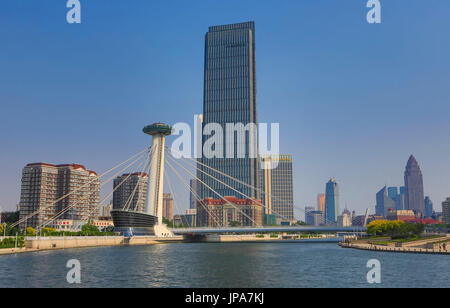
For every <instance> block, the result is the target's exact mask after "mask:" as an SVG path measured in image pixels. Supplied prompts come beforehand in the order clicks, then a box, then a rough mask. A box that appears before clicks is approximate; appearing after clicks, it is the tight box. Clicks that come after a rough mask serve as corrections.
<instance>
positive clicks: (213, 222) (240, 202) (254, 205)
mask: <svg viewBox="0 0 450 308" xmlns="http://www.w3.org/2000/svg"><path fill="white" fill-rule="evenodd" d="M201 202H202V203H203V206H200V205H198V206H197V226H198V227H227V226H231V225H232V224H234V223H237V224H239V225H240V226H248V227H256V226H262V224H263V208H262V207H261V205H260V204H261V201H260V200H256V199H238V198H236V197H225V200H223V199H213V198H206V199H204V200H202V201H201Z"/></svg>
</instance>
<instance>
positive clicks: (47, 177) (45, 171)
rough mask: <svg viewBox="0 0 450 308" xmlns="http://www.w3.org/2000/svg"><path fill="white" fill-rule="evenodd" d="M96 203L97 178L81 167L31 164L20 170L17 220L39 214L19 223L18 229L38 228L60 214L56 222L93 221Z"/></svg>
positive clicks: (97, 193) (96, 209)
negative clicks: (62, 220)
mask: <svg viewBox="0 0 450 308" xmlns="http://www.w3.org/2000/svg"><path fill="white" fill-rule="evenodd" d="M70 192H72V193H71V194H70V195H68V194H69V193H70ZM65 195H68V196H67V197H66V198H64V199H62V200H59V201H58V199H60V198H61V197H62V196H65ZM57 201H58V202H57ZM99 202H100V179H99V177H98V175H97V174H96V173H95V172H94V171H91V170H87V169H86V168H85V167H84V166H82V165H79V164H64V165H53V164H47V163H35V164H28V165H26V166H25V167H24V168H23V171H22V187H21V196H20V219H22V218H24V217H26V216H28V215H30V214H32V213H34V212H36V211H39V213H38V214H37V215H34V216H33V217H32V218H30V219H28V220H27V221H26V222H24V223H22V224H21V225H20V227H21V228H25V227H33V228H36V227H39V226H41V225H42V224H43V223H45V222H47V221H48V220H49V219H51V218H53V217H54V216H55V215H56V214H60V213H61V215H60V216H59V217H58V219H73V220H83V221H87V220H89V219H96V218H97V217H98V214H99Z"/></svg>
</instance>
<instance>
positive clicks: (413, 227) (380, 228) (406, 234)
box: [367, 220, 425, 239]
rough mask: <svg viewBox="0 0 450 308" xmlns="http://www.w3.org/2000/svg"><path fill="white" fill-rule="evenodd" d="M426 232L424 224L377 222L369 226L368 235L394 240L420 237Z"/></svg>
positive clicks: (398, 221)
mask: <svg viewBox="0 0 450 308" xmlns="http://www.w3.org/2000/svg"><path fill="white" fill-rule="evenodd" d="M424 230H425V225H423V224H412V223H407V222H404V221H400V220H393V221H390V220H375V221H372V222H371V223H370V224H369V225H368V226H367V234H369V235H372V236H389V237H391V238H392V239H404V238H410V237H418V236H419V235H420V234H422V233H423V231H424Z"/></svg>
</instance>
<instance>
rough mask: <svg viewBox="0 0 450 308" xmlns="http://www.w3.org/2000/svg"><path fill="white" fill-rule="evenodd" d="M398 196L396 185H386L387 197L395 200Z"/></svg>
mask: <svg viewBox="0 0 450 308" xmlns="http://www.w3.org/2000/svg"><path fill="white" fill-rule="evenodd" d="M397 196H398V187H388V197H389V198H391V199H392V200H395V199H396V198H397Z"/></svg>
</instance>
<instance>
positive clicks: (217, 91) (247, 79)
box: [199, 22, 260, 199]
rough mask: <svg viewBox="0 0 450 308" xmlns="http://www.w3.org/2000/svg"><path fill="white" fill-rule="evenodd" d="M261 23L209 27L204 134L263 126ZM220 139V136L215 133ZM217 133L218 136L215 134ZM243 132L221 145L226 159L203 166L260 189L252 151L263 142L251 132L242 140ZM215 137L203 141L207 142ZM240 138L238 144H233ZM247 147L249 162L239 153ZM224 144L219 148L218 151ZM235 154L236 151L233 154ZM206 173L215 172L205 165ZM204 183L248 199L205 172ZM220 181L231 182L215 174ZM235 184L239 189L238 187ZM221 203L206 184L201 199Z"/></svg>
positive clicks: (253, 191)
mask: <svg viewBox="0 0 450 308" xmlns="http://www.w3.org/2000/svg"><path fill="white" fill-rule="evenodd" d="M255 64H256V61H255V24H254V22H245V23H238V24H232V25H224V26H213V27H210V28H209V31H208V33H207V34H206V38H205V64H204V66H205V71H204V79H205V80H204V101H203V124H202V125H203V129H205V127H207V126H208V125H209V124H212V123H217V124H220V125H221V126H222V128H223V130H224V132H225V130H226V124H227V123H232V124H237V123H242V124H243V125H244V126H247V125H248V124H250V125H251V124H257V123H258V121H257V109H256V68H255ZM215 133H216V134H217V132H215ZM212 134H214V133H212ZM236 135H237V133H234V134H233V136H234V138H231V137H232V136H226V139H225V140H223V142H222V143H221V144H220V145H223V149H222V150H221V151H220V153H219V154H220V155H221V156H222V157H224V158H217V157H216V158H210V159H208V158H205V154H207V153H203V157H204V158H202V159H201V161H202V162H203V164H205V165H207V166H210V167H212V168H214V169H218V170H220V171H221V172H224V173H226V174H228V175H230V176H232V177H234V178H237V179H239V180H241V181H243V182H245V183H247V184H249V185H251V186H252V187H254V188H257V187H259V183H258V181H259V175H258V173H259V171H260V170H259V161H258V159H257V154H258V153H255V154H256V155H255V156H254V157H255V158H251V157H250V156H249V152H250V148H253V149H254V150H255V151H256V152H258V149H257V140H256V138H253V141H252V143H250V142H251V141H250V140H251V138H250V133H249V132H246V134H245V135H246V137H247V138H245V140H241V139H239V140H238V138H237V136H236ZM209 138H211V136H203V142H202V144H203V145H204V144H205V142H206V141H207V140H208V139H209ZM232 139H234V141H231V140H232ZM241 145H242V146H243V147H244V148H245V157H244V158H238V157H239V155H238V148H239V147H240V146H241ZM218 146H219V145H216V147H218ZM232 146H233V147H234V156H233V158H228V157H227V155H226V154H227V149H228V148H230V149H231V147H232ZM230 151H231V150H230ZM199 168H202V169H203V170H204V171H205V172H208V173H211V171H210V170H209V169H207V168H205V167H202V166H201V165H200V166H199ZM199 175H200V176H199V177H200V179H201V180H202V181H203V182H205V183H206V184H207V185H209V186H210V187H212V188H213V189H214V190H215V191H217V192H218V193H219V194H221V195H222V196H235V197H237V198H243V195H241V194H239V193H237V192H235V191H233V190H232V189H230V188H227V187H226V186H225V185H223V184H221V183H219V182H218V181H216V180H214V179H212V178H211V177H209V176H207V175H205V174H203V173H200V174H199ZM214 176H215V177H217V178H219V179H220V180H221V181H223V182H226V183H231V182H230V180H229V179H227V178H226V177H224V176H222V175H219V174H214ZM233 184H235V183H234V182H233ZM254 188H251V187H248V186H245V185H240V186H239V191H242V192H243V193H245V194H246V195H247V196H248V197H250V198H258V199H259V198H260V196H259V193H258V192H257V190H256V189H254ZM207 197H212V198H218V197H219V196H218V195H217V194H215V193H214V192H212V191H211V190H210V189H208V188H207V187H205V185H201V198H202V199H204V198H207Z"/></svg>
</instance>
